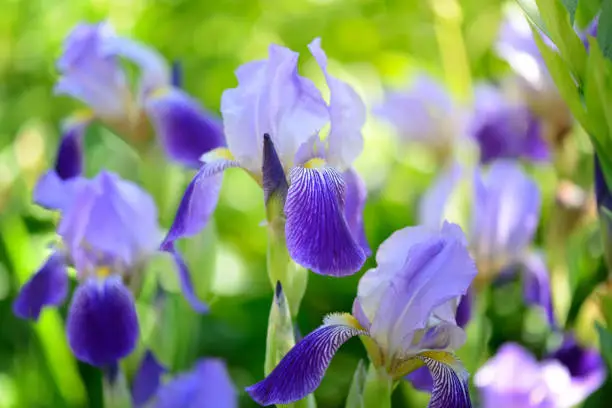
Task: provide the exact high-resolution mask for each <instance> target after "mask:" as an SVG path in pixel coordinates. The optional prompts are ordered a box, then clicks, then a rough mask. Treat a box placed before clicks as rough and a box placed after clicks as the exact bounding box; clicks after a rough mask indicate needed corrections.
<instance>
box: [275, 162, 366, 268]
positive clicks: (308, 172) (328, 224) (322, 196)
mask: <svg viewBox="0 0 612 408" xmlns="http://www.w3.org/2000/svg"><path fill="white" fill-rule="evenodd" d="M289 178H290V185H289V192H288V194H287V202H286V204H285V215H286V217H287V221H286V225H285V233H286V238H287V249H288V250H289V254H290V255H291V257H292V258H293V259H294V260H295V261H296V262H297V263H298V264H300V265H302V266H304V267H306V268H309V269H311V270H312V271H313V272H316V273H320V274H323V275H333V276H345V275H350V274H353V273H355V272H357V271H358V270H359V269H360V268H361V266H362V265H363V263H364V262H365V258H366V256H365V253H364V252H363V250H362V249H361V246H360V245H359V244H358V243H357V242H356V240H355V238H354V237H353V235H352V234H351V231H350V229H349V226H348V224H347V222H346V219H345V218H344V194H345V184H344V181H343V179H342V175H341V174H340V173H338V172H337V171H336V170H335V169H333V168H331V167H323V168H316V169H313V168H304V167H295V168H293V169H292V170H291V173H290V176H289Z"/></svg>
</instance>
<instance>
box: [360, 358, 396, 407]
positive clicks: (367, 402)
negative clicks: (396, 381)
mask: <svg viewBox="0 0 612 408" xmlns="http://www.w3.org/2000/svg"><path fill="white" fill-rule="evenodd" d="M392 392H393V379H392V378H391V377H389V375H388V374H387V372H386V371H385V369H384V367H380V368H376V367H374V365H373V364H370V368H369V370H368V375H367V377H366V380H365V386H364V390H363V408H391V393H392Z"/></svg>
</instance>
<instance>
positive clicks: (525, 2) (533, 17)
mask: <svg viewBox="0 0 612 408" xmlns="http://www.w3.org/2000/svg"><path fill="white" fill-rule="evenodd" d="M516 2H517V4H518V5H519V6H520V7H521V8H522V9H523V12H524V13H525V15H526V16H527V19H528V20H529V21H530V22H531V24H533V25H534V26H536V27H538V29H539V30H540V31H542V32H543V33H545V34H546V35H548V31H546V27H545V26H544V22H543V21H542V17H541V16H540V11H539V10H538V5H537V4H536V2H535V0H516Z"/></svg>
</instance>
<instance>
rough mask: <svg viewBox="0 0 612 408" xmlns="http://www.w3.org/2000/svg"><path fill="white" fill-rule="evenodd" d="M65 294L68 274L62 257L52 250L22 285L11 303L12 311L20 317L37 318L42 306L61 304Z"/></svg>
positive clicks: (66, 292)
mask: <svg viewBox="0 0 612 408" xmlns="http://www.w3.org/2000/svg"><path fill="white" fill-rule="evenodd" d="M67 294H68V275H67V272H66V265H65V264H64V258H63V256H62V255H60V254H59V253H57V252H54V253H53V254H51V256H49V258H47V260H46V261H45V263H44V264H43V266H42V267H41V268H40V269H39V270H38V272H36V273H35V274H34V275H33V276H32V277H31V278H30V280H29V281H28V282H27V283H26V284H25V285H23V287H22V288H21V290H20V291H19V294H18V295H17V299H15V302H14V303H13V313H15V315H17V316H19V317H21V318H22V319H33V320H38V316H39V315H40V311H41V309H42V308H43V307H45V306H59V305H61V304H62V303H63V302H64V299H66V295H67Z"/></svg>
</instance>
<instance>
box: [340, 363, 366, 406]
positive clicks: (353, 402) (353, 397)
mask: <svg viewBox="0 0 612 408" xmlns="http://www.w3.org/2000/svg"><path fill="white" fill-rule="evenodd" d="M367 375H368V373H367V371H366V366H365V363H364V362H363V360H359V363H358V364H357V368H356V369H355V374H353V381H352V382H351V388H349V393H348V396H347V397H346V405H345V408H364V405H363V390H364V388H365V381H366V378H367Z"/></svg>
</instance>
